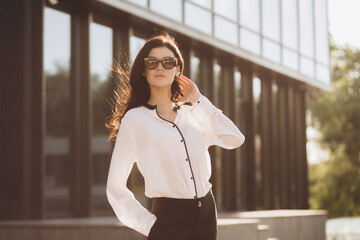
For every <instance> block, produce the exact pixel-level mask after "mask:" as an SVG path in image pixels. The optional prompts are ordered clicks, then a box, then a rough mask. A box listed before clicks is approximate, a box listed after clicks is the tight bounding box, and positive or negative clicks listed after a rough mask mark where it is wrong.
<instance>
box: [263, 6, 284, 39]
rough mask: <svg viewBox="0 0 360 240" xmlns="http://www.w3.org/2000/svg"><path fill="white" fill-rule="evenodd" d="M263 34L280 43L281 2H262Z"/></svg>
mask: <svg viewBox="0 0 360 240" xmlns="http://www.w3.org/2000/svg"><path fill="white" fill-rule="evenodd" d="M261 9H262V16H261V17H262V33H263V35H264V36H266V37H268V38H271V39H272V40H275V41H280V6H279V0H266V1H262V8H261Z"/></svg>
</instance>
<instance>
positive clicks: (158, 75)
mask: <svg viewBox="0 0 360 240" xmlns="http://www.w3.org/2000/svg"><path fill="white" fill-rule="evenodd" d="M155 77H165V75H163V74H156V75H155Z"/></svg>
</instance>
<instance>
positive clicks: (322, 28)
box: [314, 0, 329, 65]
mask: <svg viewBox="0 0 360 240" xmlns="http://www.w3.org/2000/svg"><path fill="white" fill-rule="evenodd" d="M314 2H315V34H316V37H315V39H316V45H315V46H316V47H315V50H316V51H315V53H316V60H317V61H319V62H321V63H323V64H325V65H329V40H328V28H327V14H326V9H327V7H326V0H316V1H314Z"/></svg>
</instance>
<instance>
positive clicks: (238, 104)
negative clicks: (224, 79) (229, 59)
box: [234, 71, 241, 124]
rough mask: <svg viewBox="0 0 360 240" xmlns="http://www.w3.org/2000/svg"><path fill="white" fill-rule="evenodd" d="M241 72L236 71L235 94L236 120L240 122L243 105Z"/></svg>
mask: <svg viewBox="0 0 360 240" xmlns="http://www.w3.org/2000/svg"><path fill="white" fill-rule="evenodd" d="M240 91H241V73H240V72H239V71H235V72H234V96H235V112H236V114H235V121H236V123H238V124H240V116H241V112H240V107H241V92H240Z"/></svg>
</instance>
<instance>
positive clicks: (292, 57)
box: [282, 48, 299, 70]
mask: <svg viewBox="0 0 360 240" xmlns="http://www.w3.org/2000/svg"><path fill="white" fill-rule="evenodd" d="M282 54H283V55H282V57H283V59H282V61H283V64H284V66H286V67H288V68H291V69H293V70H298V69H299V57H298V54H297V52H295V51H292V50H289V49H287V48H283V52H282Z"/></svg>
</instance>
